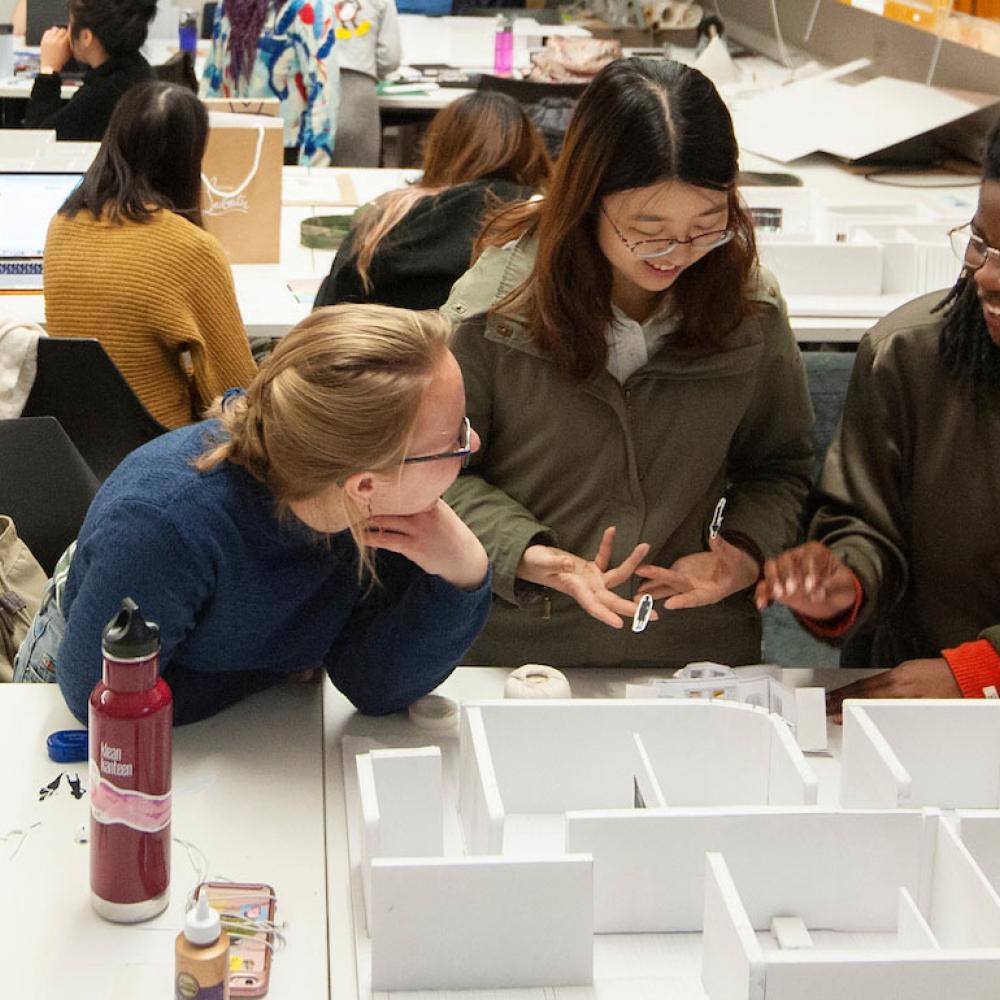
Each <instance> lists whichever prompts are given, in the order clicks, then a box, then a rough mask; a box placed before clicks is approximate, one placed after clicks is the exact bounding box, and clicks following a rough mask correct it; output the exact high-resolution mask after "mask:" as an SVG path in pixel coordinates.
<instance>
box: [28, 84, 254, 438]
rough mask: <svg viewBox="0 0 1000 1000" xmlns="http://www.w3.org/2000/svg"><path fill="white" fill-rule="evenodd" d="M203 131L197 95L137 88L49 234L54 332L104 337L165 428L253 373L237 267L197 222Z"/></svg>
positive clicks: (48, 310)
mask: <svg viewBox="0 0 1000 1000" xmlns="http://www.w3.org/2000/svg"><path fill="white" fill-rule="evenodd" d="M207 134H208V117H207V114H206V112H205V109H204V106H203V105H202V103H201V101H199V100H198V98H197V97H195V96H194V94H192V93H191V92H190V91H188V90H185V89H183V88H181V87H175V86H171V85H169V84H165V83H149V84H142V85H140V86H138V87H135V88H133V89H132V90H130V91H129V92H128V93H127V94H126V95H125V97H123V98H122V100H121V102H120V103H119V105H118V107H117V109H116V110H115V113H114V115H113V116H112V119H111V124H110V125H109V127H108V132H107V135H106V136H105V137H104V141H103V142H102V143H101V148H100V150H99V151H98V153H97V158H96V159H95V160H94V162H93V164H92V165H91V167H90V169H89V170H88V171H87V173H86V175H85V176H84V178H83V182H82V183H81V184H80V186H79V187H78V188H77V189H76V191H74V192H73V194H71V195H70V196H69V198H67V199H66V203H65V204H64V205H63V206H62V208H60V209H59V213H58V214H57V215H56V217H55V218H54V219H53V220H52V223H51V225H50V226H49V233H48V238H47V240H46V242H45V260H44V268H43V275H44V278H43V281H44V291H45V323H46V326H47V328H48V332H49V334H50V335H51V336H53V337H96V338H97V339H98V340H99V341H100V342H101V344H102V345H103V346H104V349H105V350H106V351H107V352H108V354H109V355H110V356H111V359H112V360H113V361H114V363H115V364H116V365H117V366H118V368H119V370H120V371H121V373H122V375H124V376H125V379H126V380H127V381H128V383H129V384H130V385H131V386H132V388H133V389H134V390H135V393H136V395H137V396H138V397H139V399H140V400H141V401H142V403H143V404H144V405H145V407H146V409H148V410H149V412H150V413H152V415H153V416H154V417H156V419H157V420H159V421H160V423H162V424H163V425H164V426H166V427H180V426H181V425H183V424H187V423H190V422H191V421H192V420H197V419H198V418H199V417H200V416H201V414H202V411H203V410H205V409H206V408H207V407H208V406H209V404H210V403H211V401H212V399H213V398H214V397H215V396H217V395H218V394H219V393H220V392H222V391H223V390H224V389H226V388H228V387H229V386H234V385H237V386H245V385H249V383H250V380H251V379H252V378H253V377H254V374H255V372H256V365H255V364H254V361H253V358H252V357H251V355H250V347H249V344H248V342H247V337H246V332H245V330H244V328H243V322H242V320H241V319H240V311H239V306H238V305H237V304H236V290H235V288H234V286H233V276H232V269H231V268H230V266H229V262H228V261H227V260H226V255H225V253H224V252H223V250H222V247H221V246H220V245H219V241H218V240H217V239H216V238H215V237H214V236H211V235H210V234H208V233H206V232H205V231H204V230H203V229H202V228H201V209H200V200H201V157H202V153H203V152H204V149H205V139H206V136H207Z"/></svg>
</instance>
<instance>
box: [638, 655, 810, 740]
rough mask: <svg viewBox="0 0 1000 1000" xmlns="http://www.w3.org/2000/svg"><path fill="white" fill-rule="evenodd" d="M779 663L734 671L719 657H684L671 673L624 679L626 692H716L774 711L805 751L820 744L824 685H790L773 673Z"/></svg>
mask: <svg viewBox="0 0 1000 1000" xmlns="http://www.w3.org/2000/svg"><path fill="white" fill-rule="evenodd" d="M780 669H781V668H780V667H761V668H754V672H753V673H749V672H747V671H744V672H743V673H740V674H737V673H736V671H735V670H733V668H732V667H727V666H725V665H724V664H722V663H712V662H711V661H708V660H706V661H703V662H698V663H689V664H688V665H687V666H686V667H683V668H682V669H680V670H678V671H676V672H675V673H674V675H673V676H672V677H657V678H651V679H650V680H648V681H646V682H645V683H638V684H626V685H625V697H626V698H708V699H715V698H722V699H724V700H726V701H740V702H744V703H745V704H747V705H758V706H760V707H761V708H766V709H767V710H768V711H769V712H774V713H775V714H776V715H780V716H781V717H782V718H783V719H784V720H785V721H786V722H787V723H788V724H789V725H790V726H791V727H792V730H793V732H794V733H795V739H796V742H797V743H798V744H799V746H800V747H801V749H803V750H806V751H822V750H826V691H825V690H824V689H823V688H819V687H797V688H790V687H788V686H786V685H785V684H782V683H781V681H780V680H779V679H778V671H779V670H780Z"/></svg>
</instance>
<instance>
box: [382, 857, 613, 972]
mask: <svg viewBox="0 0 1000 1000" xmlns="http://www.w3.org/2000/svg"><path fill="white" fill-rule="evenodd" d="M591 872H592V863H591V859H590V858H588V857H580V856H567V857H563V858H558V859H550V860H544V861H543V860H537V861H535V860H531V861H525V860H520V859H512V858H467V859H465V860H456V859H436V860H435V859H425V860H422V861H409V860H396V859H382V860H376V861H374V862H373V863H372V925H371V932H372V933H371V937H372V950H371V957H372V989H373V990H419V989H434V990H446V989H453V990H459V989H479V988H482V989H494V988H504V987H542V986H585V985H587V984H589V983H590V982H591V981H592V979H593V946H594V926H593V919H592V914H593V908H592V905H591V893H592V883H591Z"/></svg>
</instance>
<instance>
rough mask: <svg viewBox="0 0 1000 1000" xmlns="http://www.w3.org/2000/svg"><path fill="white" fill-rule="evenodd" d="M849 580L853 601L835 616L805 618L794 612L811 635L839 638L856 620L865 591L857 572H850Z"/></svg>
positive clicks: (823, 637)
mask: <svg viewBox="0 0 1000 1000" xmlns="http://www.w3.org/2000/svg"><path fill="white" fill-rule="evenodd" d="M851 582H852V583H853V584H854V603H853V604H852V605H851V606H850V607H849V608H848V609H847V610H846V611H844V612H843V613H842V614H840V615H838V616H837V617H836V618H826V619H823V620H819V619H816V618H806V616H805V615H800V614H796V615H795V617H796V618H798V620H799V621H800V622H801V623H802V624H803V625H804V626H805V627H806V628H807V629H809V631H810V632H812V634H813V635H818V636H819V637H820V638H821V639H839V638H840V636H842V635H844V633H845V632H849V631H850V629H851V628H852V626H853V625H854V623H855V622H856V621H857V620H858V612H859V611H860V610H861V603H862V601H864V599H865V592H864V589H863V588H862V586H861V581H860V580H859V579H858V577H857V574H855V573H853V572H852V573H851Z"/></svg>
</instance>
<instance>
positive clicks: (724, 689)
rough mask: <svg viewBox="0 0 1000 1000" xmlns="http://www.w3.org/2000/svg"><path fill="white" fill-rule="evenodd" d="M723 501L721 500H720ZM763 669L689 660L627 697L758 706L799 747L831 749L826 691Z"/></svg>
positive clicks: (634, 687)
mask: <svg viewBox="0 0 1000 1000" xmlns="http://www.w3.org/2000/svg"><path fill="white" fill-rule="evenodd" d="M719 502H720V503H721V502H722V501H721V500H720V501H719ZM768 670H769V668H766V667H765V668H762V672H761V673H759V674H756V675H754V676H752V677H747V676H745V675H739V674H737V673H736V671H735V670H733V668H732V667H727V666H726V665H725V664H722V663H712V662H711V661H709V660H705V661H700V662H698V663H689V664H688V665H687V666H686V667H682V668H681V669H680V670H678V671H676V672H675V673H674V675H673V677H663V678H653V679H650V680H648V681H646V682H644V683H640V684H626V685H625V697H626V698H704V699H709V700H724V701H739V702H744V703H746V704H749V705H758V706H760V707H761V708H766V709H767V710H768V711H769V712H774V713H775V714H776V715H780V716H781V717H782V718H783V719H784V720H785V721H786V722H787V723H788V724H789V725H790V726H792V727H793V728H794V730H795V737H796V740H797V741H798V744H799V747H800V748H801V749H802V750H805V751H809V752H817V751H824V750H826V748H827V735H826V692H825V691H824V689H823V688H818V687H817V688H810V687H800V688H794V689H793V688H789V687H786V686H785V685H784V684H782V683H781V682H780V681H779V680H778V678H777V677H776V676H775V675H774V674H773V673H769V672H768Z"/></svg>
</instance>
